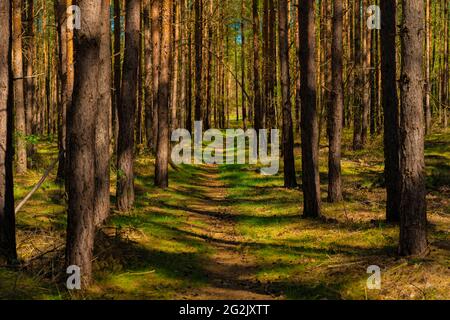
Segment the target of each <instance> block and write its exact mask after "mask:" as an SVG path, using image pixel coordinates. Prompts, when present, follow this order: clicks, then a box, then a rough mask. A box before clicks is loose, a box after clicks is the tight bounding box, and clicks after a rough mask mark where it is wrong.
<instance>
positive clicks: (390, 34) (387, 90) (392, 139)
mask: <svg viewBox="0 0 450 320" xmlns="http://www.w3.org/2000/svg"><path fill="white" fill-rule="evenodd" d="M380 5H381V11H382V12H384V14H383V15H382V16H381V34H380V36H381V42H380V44H381V87H382V105H383V112H384V137H383V139H384V164H385V169H384V177H385V183H386V193H387V198H386V220H387V222H390V223H395V222H398V221H400V215H399V210H400V207H399V206H400V198H399V197H400V185H399V184H398V181H399V179H398V177H399V175H400V172H399V165H400V163H399V161H400V160H399V137H398V134H399V133H398V126H399V110H398V96H397V81H396V70H397V64H396V49H395V35H396V3H395V1H391V0H381V2H380Z"/></svg>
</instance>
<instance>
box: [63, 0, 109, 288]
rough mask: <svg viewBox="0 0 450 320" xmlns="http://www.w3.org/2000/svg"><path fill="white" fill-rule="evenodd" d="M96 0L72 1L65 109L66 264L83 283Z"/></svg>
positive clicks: (91, 203) (88, 267) (88, 235)
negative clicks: (79, 23)
mask: <svg viewBox="0 0 450 320" xmlns="http://www.w3.org/2000/svg"><path fill="white" fill-rule="evenodd" d="M102 2H103V1H97V0H82V1H81V0H80V1H75V2H74V4H75V5H78V6H79V8H80V9H81V12H83V25H84V26H86V25H88V26H89V28H86V27H85V28H83V27H82V28H81V29H79V30H78V29H75V32H74V34H75V38H74V47H75V83H74V91H73V101H72V106H71V107H70V108H68V110H67V172H66V173H67V177H66V178H67V182H66V186H67V192H68V220H67V244H66V264H67V266H70V265H76V266H78V267H80V269H81V277H82V278H81V281H82V285H83V287H85V286H87V285H89V284H90V283H91V281H92V259H93V247H94V237H95V224H94V221H95V207H96V201H97V200H98V197H97V194H96V186H95V178H96V172H95V171H96V170H95V154H96V150H95V147H96V122H97V119H96V116H97V112H98V104H99V96H100V90H99V87H98V84H99V83H101V82H102V81H103V79H101V78H99V75H100V64H101V59H100V50H101V25H102V23H101V17H102Z"/></svg>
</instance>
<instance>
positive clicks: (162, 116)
mask: <svg viewBox="0 0 450 320" xmlns="http://www.w3.org/2000/svg"><path fill="white" fill-rule="evenodd" d="M171 11H172V0H163V6H162V24H161V26H162V28H161V74H160V79H159V90H158V92H159V110H158V114H159V116H158V143H157V152H156V165H155V185H156V186H158V187H161V188H167V187H168V186H169V173H168V163H169V98H170V54H171V41H172V40H171V35H172V18H171Z"/></svg>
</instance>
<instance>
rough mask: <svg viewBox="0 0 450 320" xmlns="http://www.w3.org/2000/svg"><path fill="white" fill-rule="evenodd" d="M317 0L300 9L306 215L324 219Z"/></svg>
mask: <svg viewBox="0 0 450 320" xmlns="http://www.w3.org/2000/svg"><path fill="white" fill-rule="evenodd" d="M314 7H315V6H314V0H306V1H304V4H303V5H301V6H299V27H300V44H301V46H300V47H301V48H300V75H301V138H302V181H303V194H304V197H303V198H304V200H303V204H304V207H303V216H305V217H318V216H320V181H319V124H318V119H317V107H316V64H315V41H316V34H315V21H314V9H315V8H314Z"/></svg>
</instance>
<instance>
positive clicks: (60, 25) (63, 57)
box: [55, 0, 67, 182]
mask: <svg viewBox="0 0 450 320" xmlns="http://www.w3.org/2000/svg"><path fill="white" fill-rule="evenodd" d="M55 12H56V21H57V29H58V40H59V43H58V44H59V55H58V64H59V67H58V70H59V75H58V76H59V79H60V81H61V98H60V103H59V105H58V150H59V153H58V158H59V160H58V171H57V174H56V180H57V181H59V182H62V181H64V175H65V167H66V163H65V162H66V160H65V159H66V156H65V150H66V110H67V32H66V26H67V24H66V0H58V1H57V2H55Z"/></svg>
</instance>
